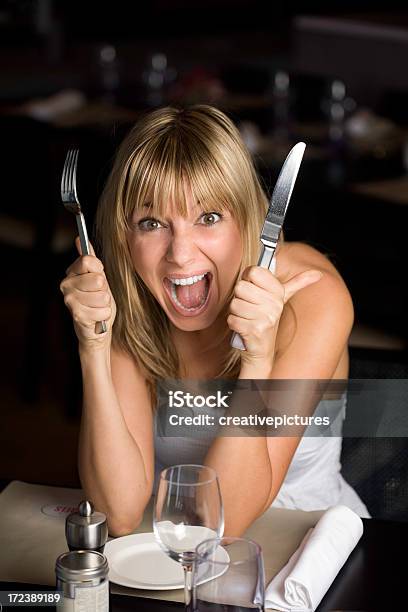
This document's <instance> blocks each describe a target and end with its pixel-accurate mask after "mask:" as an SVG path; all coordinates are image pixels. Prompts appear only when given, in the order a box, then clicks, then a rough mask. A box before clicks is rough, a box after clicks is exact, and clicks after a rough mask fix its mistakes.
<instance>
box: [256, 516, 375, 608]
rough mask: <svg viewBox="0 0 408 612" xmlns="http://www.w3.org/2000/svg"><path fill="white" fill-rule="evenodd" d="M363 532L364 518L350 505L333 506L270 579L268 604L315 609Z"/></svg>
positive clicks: (266, 594) (267, 605)
mask: <svg viewBox="0 0 408 612" xmlns="http://www.w3.org/2000/svg"><path fill="white" fill-rule="evenodd" d="M362 533H363V522H362V520H361V518H360V517H359V516H358V515H357V514H356V513H355V512H353V511H352V510H350V508H347V507H346V506H333V507H332V508H329V509H328V510H327V511H326V512H325V513H324V514H323V516H322V517H321V518H320V520H319V521H318V523H317V525H316V526H315V527H314V529H309V531H308V532H307V534H306V535H305V537H304V538H303V540H302V543H301V545H300V546H299V548H298V549H297V550H296V551H295V552H294V553H293V555H292V556H291V558H290V559H289V561H288V562H287V564H286V565H285V567H283V568H282V569H281V571H280V572H279V574H277V575H276V576H275V578H274V579H273V580H272V581H271V582H270V583H269V585H268V587H267V589H266V592H265V605H266V607H267V608H273V609H274V610H282V611H284V612H288V611H290V612H295V611H296V612H312V611H313V610H315V609H316V608H317V606H318V605H319V603H320V602H321V600H322V599H323V597H324V595H325V594H326V592H327V590H328V589H329V587H330V585H331V584H332V582H333V580H334V579H335V577H336V576H337V574H338V573H339V571H340V569H341V568H342V567H343V565H344V563H345V562H346V560H347V558H348V556H349V555H350V553H351V551H352V550H353V549H354V547H355V546H356V544H357V542H358V541H359V539H360V538H361V536H362Z"/></svg>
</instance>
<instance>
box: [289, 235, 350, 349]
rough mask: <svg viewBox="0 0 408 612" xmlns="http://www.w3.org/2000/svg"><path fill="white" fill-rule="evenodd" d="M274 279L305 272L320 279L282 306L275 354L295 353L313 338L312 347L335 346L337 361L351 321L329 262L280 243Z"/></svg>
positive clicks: (342, 288) (295, 245) (341, 284)
mask: <svg viewBox="0 0 408 612" xmlns="http://www.w3.org/2000/svg"><path fill="white" fill-rule="evenodd" d="M277 261H278V265H277V276H278V279H279V280H280V281H281V282H283V283H285V282H287V281H288V280H289V279H290V278H293V277H294V276H296V275H297V274H299V273H301V272H305V271H306V270H312V269H313V270H320V271H321V272H322V273H323V277H322V278H321V279H320V280H319V281H318V282H316V283H313V284H312V285H310V286H308V287H305V288H304V289H301V290H300V291H298V292H297V293H296V294H295V295H294V296H293V297H292V298H291V299H290V300H289V302H288V303H287V304H286V305H285V308H284V311H283V314H282V317H281V321H280V324H279V333H278V339H277V340H278V353H279V354H280V355H282V354H284V353H287V350H288V349H289V347H291V348H292V349H294V348H295V347H296V349H297V350H299V346H300V345H301V346H304V347H306V346H307V345H308V344H309V341H311V339H313V344H314V346H315V347H317V346H318V345H320V344H322V349H323V346H324V343H325V342H326V343H327V344H326V346H327V345H329V346H332V347H333V348H334V347H335V346H336V347H337V348H336V352H337V353H339V358H340V355H341V353H342V351H343V350H345V347H346V346H347V341H348V337H349V334H350V331H351V328H352V325H353V321H354V309H353V302H352V299H351V296H350V292H349V290H348V288H347V286H346V284H345V282H344V280H343V278H342V277H341V275H340V273H339V272H338V270H337V269H336V268H335V266H334V265H333V264H332V262H331V261H330V260H329V259H328V258H327V257H326V256H325V255H324V254H323V253H320V252H319V251H318V250H317V249H315V248H313V247H311V246H309V245H307V244H304V243H300V242H293V243H283V245H282V246H281V248H280V250H279V252H278V255H277Z"/></svg>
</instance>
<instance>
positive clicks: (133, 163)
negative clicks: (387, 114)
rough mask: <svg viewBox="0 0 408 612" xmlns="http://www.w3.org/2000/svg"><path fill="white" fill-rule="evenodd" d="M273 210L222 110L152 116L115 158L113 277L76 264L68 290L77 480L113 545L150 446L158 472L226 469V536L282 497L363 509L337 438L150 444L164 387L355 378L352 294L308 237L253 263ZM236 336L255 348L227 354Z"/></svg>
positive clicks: (137, 494) (143, 497)
mask: <svg viewBox="0 0 408 612" xmlns="http://www.w3.org/2000/svg"><path fill="white" fill-rule="evenodd" d="M267 205H268V202H267V200H266V197H265V195H264V193H263V191H262V189H261V186H260V184H259V181H258V179H257V176H256V173H255V170H254V167H253V164H252V161H251V158H250V156H249V153H248V152H247V150H246V149H245V147H244V145H243V143H242V140H241V138H240V135H239V132H238V131H237V129H236V128H235V127H234V125H233V124H232V123H231V121H230V120H229V119H228V118H227V117H226V116H225V115H224V114H223V113H221V112H220V111H218V110H216V109H215V108H212V107H209V106H204V105H201V106H200V105H197V106H194V107H191V108H189V109H185V110H177V109H173V108H164V109H160V110H157V111H155V112H153V113H151V114H149V115H147V116H146V117H144V118H143V119H142V120H141V121H140V122H139V123H138V124H137V125H136V126H135V127H134V128H133V130H131V131H130V133H129V134H128V136H127V137H126V138H125V140H124V142H123V143H122V145H121V147H120V149H119V151H118V154H117V157H116V161H115V164H114V167H113V170H112V172H111V175H110V177H109V179H108V182H107V185H106V188H105V191H104V194H103V196H102V200H101V203H100V207H99V210H98V217H97V234H98V238H99V240H100V245H101V249H102V260H103V261H104V263H105V268H104V266H103V264H102V262H101V260H99V259H98V258H96V257H95V255H94V254H93V255H90V256H85V257H79V258H78V259H77V260H76V261H75V262H74V263H73V264H72V266H70V268H69V269H68V271H67V276H66V278H65V279H64V280H63V282H62V283H61V290H62V292H63V294H64V296H65V303H66V305H67V306H68V308H69V309H70V311H71V313H72V316H73V319H74V326H75V331H76V334H77V336H78V340H79V354H80V360H81V367H82V373H83V388H84V406H83V415H82V422H81V432H80V442H79V472H80V477H81V481H82V485H83V488H84V490H85V491H86V494H87V497H89V498H91V499H92V500H93V501H94V503H95V505H96V507H98V509H99V510H102V511H104V512H105V513H106V514H107V517H108V523H109V528H110V533H111V534H112V535H123V534H126V533H129V532H130V531H132V530H133V529H135V528H136V526H137V525H138V523H139V522H140V521H141V519H142V516H143V511H144V508H145V506H146V504H147V503H148V501H149V499H150V497H151V494H152V491H153V486H154V467H155V452H154V449H155V446H156V466H158V465H160V464H161V465H163V464H164V463H166V462H167V463H168V462H170V463H169V464H176V463H182V462H185V461H182V460H180V458H181V457H183V458H184V457H186V452H187V455H188V457H189V458H190V459H194V460H193V461H192V460H190V461H188V462H190V463H191V462H194V463H202V462H204V463H205V464H207V465H210V466H212V467H213V468H214V469H215V470H216V472H217V474H218V477H219V479H220V486H221V492H222V497H223V502H224V507H225V525H226V527H225V532H226V533H227V534H229V535H237V534H241V533H243V532H244V531H245V529H246V528H247V527H248V526H249V525H250V524H251V522H252V521H253V520H254V519H255V518H257V517H258V516H259V515H260V514H262V513H263V512H264V511H265V510H266V509H267V508H268V507H269V506H270V505H271V503H272V502H273V501H274V500H275V505H289V506H290V507H300V508H305V509H309V508H315V509H317V508H323V507H327V506H328V505H331V504H334V503H340V502H341V503H348V504H349V505H350V506H352V507H354V508H355V509H357V511H359V512H360V514H362V515H365V516H366V515H367V511H366V508H365V507H364V505H363V504H362V503H361V501H360V500H359V498H358V497H357V495H356V494H355V493H354V491H353V490H352V489H351V487H349V486H348V485H347V484H346V483H345V482H344V480H343V479H342V478H341V476H340V474H339V469H340V464H339V455H340V446H341V440H340V439H339V438H337V439H335V438H331V439H330V438H325V439H323V438H318V439H317V443H316V439H315V438H308V439H306V438H303V439H302V442H301V438H300V437H273V438H269V437H228V436H224V437H221V436H220V437H216V438H215V439H213V440H209V441H208V442H207V444H206V445H204V447H203V446H201V447H200V448H199V447H198V446H195V445H194V444H190V445H189V448H187V451H186V448H182V447H180V448H175V447H174V444H173V445H171V444H170V445H168V447H167V448H166V445H165V444H164V445H163V439H162V440H160V439H159V438H158V437H157V436H156V440H155V439H154V437H155V436H154V434H155V431H156V428H155V426H154V425H155V422H154V421H155V408H156V405H155V404H156V394H155V383H156V381H158V380H160V379H169V378H200V379H214V378H239V379H274V378H276V379H282V378H286V379H291V378H299V379H345V378H347V375H348V353H347V340H348V336H349V333H350V330H351V327H352V322H353V308H352V302H351V299H350V296H349V293H348V291H347V289H346V287H345V284H344V282H343V281H342V279H341V277H340V275H339V274H338V272H337V271H336V269H335V268H334V267H333V265H332V264H331V263H330V262H329V261H328V260H327V259H326V258H325V257H324V256H323V255H322V254H320V253H319V252H317V251H316V250H315V249H313V248H311V247H309V246H306V245H304V244H300V243H292V244H289V243H285V242H283V241H281V242H280V244H279V246H278V249H277V251H276V257H275V262H274V264H275V269H274V272H272V271H270V270H265V269H262V268H259V267H258V266H256V265H254V264H256V262H257V259H258V251H259V234H260V229H261V227H262V223H263V220H264V217H265V213H266V210H267ZM77 246H78V250H80V249H79V243H78V242H77ZM102 320H105V321H107V327H108V331H107V332H106V333H104V334H98V333H96V331H95V324H96V322H98V321H102ZM113 324H114V325H113ZM232 331H236V332H238V333H239V334H240V335H241V336H242V338H243V340H244V342H245V345H246V349H247V350H246V351H245V352H241V351H238V350H236V349H233V348H231V346H230V340H231V332H232ZM323 401H324V400H323ZM339 401H340V402H343V401H344V398H343V397H342V398H340V400H337V402H339ZM341 405H342V404H341ZM310 440H312V442H313V445H312V446H311V445H310ZM300 442H301V444H300V446H299V443H300ZM302 445H303V451H302ZM298 446H299V449H298V452H297V453H296V455H295V452H296V449H297V448H298ZM203 448H204V450H203ZM294 455H295V457H294ZM197 457H198V459H199V460H197ZM292 458H294V460H293V462H292V464H291V461H292ZM289 466H290V469H289ZM288 469H289V472H288ZM285 476H286V480H285V483H284V479H285ZM316 479H317V481H316ZM282 483H284V484H283V486H282ZM322 489H323V490H324V491H325V495H323V496H322V495H321V490H322ZM302 491H304V492H305V493H304V494H302ZM296 492H297V493H296Z"/></svg>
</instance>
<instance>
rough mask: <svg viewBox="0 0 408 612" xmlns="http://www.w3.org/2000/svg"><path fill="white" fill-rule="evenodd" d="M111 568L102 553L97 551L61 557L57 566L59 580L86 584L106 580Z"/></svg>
mask: <svg viewBox="0 0 408 612" xmlns="http://www.w3.org/2000/svg"><path fill="white" fill-rule="evenodd" d="M108 570H109V566H108V561H107V559H106V557H105V555H103V554H102V553H99V552H96V551H95V550H77V551H72V552H66V553H63V554H62V555H60V556H59V557H58V559H57V561H56V564H55V573H56V575H57V578H59V579H60V580H63V581H74V582H84V581H86V580H94V579H96V578H106V576H107V574H108Z"/></svg>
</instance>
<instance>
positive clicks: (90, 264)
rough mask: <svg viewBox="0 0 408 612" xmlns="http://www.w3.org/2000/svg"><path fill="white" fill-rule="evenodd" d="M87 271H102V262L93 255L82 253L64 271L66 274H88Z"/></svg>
mask: <svg viewBox="0 0 408 612" xmlns="http://www.w3.org/2000/svg"><path fill="white" fill-rule="evenodd" d="M89 272H95V273H98V272H99V273H102V272H103V263H102V262H101V260H100V259H98V258H97V257H95V256H94V255H84V256H83V257H78V259H76V260H75V261H74V263H73V264H71V265H70V266H69V268H68V269H67V271H66V275H67V276H76V275H78V274H88V273H89Z"/></svg>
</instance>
